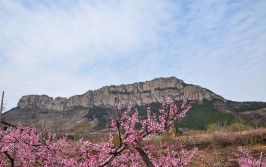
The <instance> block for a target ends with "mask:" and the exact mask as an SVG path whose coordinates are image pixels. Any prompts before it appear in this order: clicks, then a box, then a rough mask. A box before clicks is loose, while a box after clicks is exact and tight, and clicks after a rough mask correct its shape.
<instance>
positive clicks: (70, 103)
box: [18, 77, 224, 111]
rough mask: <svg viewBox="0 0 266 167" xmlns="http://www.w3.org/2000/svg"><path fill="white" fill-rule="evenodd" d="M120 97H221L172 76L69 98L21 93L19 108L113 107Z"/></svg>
mask: <svg viewBox="0 0 266 167" xmlns="http://www.w3.org/2000/svg"><path fill="white" fill-rule="evenodd" d="M115 96H117V97H118V99H120V100H122V101H123V102H124V103H125V104H126V103H127V102H129V101H132V102H133V104H138V105H142V104H145V103H147V101H148V100H152V101H155V98H157V99H159V100H164V99H167V98H172V99H175V100H183V99H196V100H199V101H202V100H203V99H207V100H212V99H219V100H224V99H223V98H222V97H221V96H219V95H216V94H214V93H213V92H211V91H210V90H208V89H205V88H202V87H200V86H195V85H190V84H186V83H184V81H182V80H180V79H177V78H175V77H170V78H157V79H154V80H151V81H146V82H138V83H133V84H128V85H119V86H114V85H112V86H105V87H102V88H100V89H98V90H94V91H91V90H89V91H87V92H86V93H84V94H83V95H75V96H72V97H69V98H62V97H57V98H55V99H54V98H52V97H49V96H47V95H28V96H23V97H22V98H21V99H20V100H19V102H18V107H21V108H36V107H37V108H41V109H48V110H55V111H67V110H70V109H73V108H75V107H82V108H89V107H91V106H93V105H94V106H105V107H112V106H115V103H116V99H115Z"/></svg>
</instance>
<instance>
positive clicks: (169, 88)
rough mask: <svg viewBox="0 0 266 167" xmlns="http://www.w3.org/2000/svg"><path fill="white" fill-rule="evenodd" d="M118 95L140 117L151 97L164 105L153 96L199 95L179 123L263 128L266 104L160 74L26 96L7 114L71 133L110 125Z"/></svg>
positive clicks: (9, 118) (11, 118) (9, 117)
mask: <svg viewBox="0 0 266 167" xmlns="http://www.w3.org/2000/svg"><path fill="white" fill-rule="evenodd" d="M115 96H117V97H118V98H119V99H120V100H122V101H123V102H124V106H125V107H126V105H127V104H128V102H129V101H130V100H131V101H132V102H133V105H134V107H137V108H138V109H139V111H140V115H141V116H143V117H144V116H145V111H146V102H147V100H152V101H153V103H152V109H153V110H154V111H156V110H157V109H158V108H159V107H160V106H159V104H157V103H155V99H154V97H156V98H157V99H160V100H165V99H167V98H172V99H174V100H176V101H177V103H178V102H180V101H182V100H183V99H188V100H192V99H196V100H197V104H195V105H194V106H193V108H192V109H191V111H189V113H188V115H187V117H185V118H184V119H183V120H181V121H180V122H178V123H176V124H177V125H178V126H182V127H189V128H192V129H206V127H207V125H208V124H211V123H217V122H219V123H220V124H230V123H232V122H235V121H236V120H237V119H239V118H241V119H244V120H246V122H247V123H250V124H254V125H255V124H256V125H260V126H265V124H266V103H265V102H234V101H230V100H226V99H224V98H223V97H221V96H219V95H217V94H215V93H213V92H212V91H210V90H208V89H206V88H202V87H200V86H197V85H192V84H186V83H185V82H184V81H182V80H180V79H177V78H175V77H170V78H157V79H154V80H151V81H146V82H138V83H133V84H128V85H118V86H114V85H112V86H105V87H102V88H100V89H98V90H94V91H92V90H89V91H87V92H86V93H84V94H82V95H75V96H72V97H70V98H62V97H57V98H55V99H54V98H52V97H49V96H47V95H27V96H23V97H22V98H21V99H20V100H19V102H18V105H17V107H15V108H13V109H11V110H9V111H8V112H6V113H4V114H3V117H4V119H5V121H7V122H10V123H12V124H16V123H17V122H18V121H21V122H22V123H23V124H27V123H34V124H36V125H37V126H41V127H45V128H47V129H48V130H50V131H54V132H55V131H57V132H58V131H71V130H72V129H73V128H74V127H75V126H76V125H77V124H81V123H82V122H89V125H90V126H89V127H88V128H87V129H88V131H95V130H101V129H105V128H108V127H109V124H110V118H111V116H113V115H114V107H115V104H116V100H115Z"/></svg>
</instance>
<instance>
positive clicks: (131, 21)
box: [0, 0, 266, 110]
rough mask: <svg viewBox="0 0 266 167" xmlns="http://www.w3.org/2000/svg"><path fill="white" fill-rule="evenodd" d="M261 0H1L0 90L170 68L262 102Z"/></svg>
mask: <svg viewBox="0 0 266 167" xmlns="http://www.w3.org/2000/svg"><path fill="white" fill-rule="evenodd" d="M265 9H266V1H265V0H219V1H217V0H202V1H194V0H141V1H136V0H57V1H53V0H46V1H41V0H0V91H5V100H4V102H5V103H6V110H8V109H11V108H13V107H16V105H17V102H18V101H19V99H20V97H21V96H23V95H32V94H37V95H42V94H46V95H48V96H51V97H58V96H61V97H70V96H72V95H77V94H83V93H85V92H86V91H88V90H96V89H99V88H101V87H103V86H107V85H120V84H129V83H134V82H144V81H148V80H152V79H154V78H158V77H171V76H175V77H177V78H179V79H182V80H183V81H184V82H186V83H190V84H195V85H200V86H202V87H205V88H208V89H209V90H211V91H213V92H215V93H216V94H219V95H221V96H223V97H224V98H226V99H229V100H234V101H264V102H266V10H265Z"/></svg>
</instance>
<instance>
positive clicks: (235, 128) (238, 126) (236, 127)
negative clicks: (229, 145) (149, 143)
mask: <svg viewBox="0 0 266 167" xmlns="http://www.w3.org/2000/svg"><path fill="white" fill-rule="evenodd" d="M249 129H250V127H249V126H248V125H245V124H243V123H240V122H236V123H233V124H231V125H229V126H228V127H227V131H229V132H240V131H244V130H249Z"/></svg>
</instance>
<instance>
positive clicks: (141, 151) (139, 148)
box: [136, 147, 154, 167]
mask: <svg viewBox="0 0 266 167" xmlns="http://www.w3.org/2000/svg"><path fill="white" fill-rule="evenodd" d="M136 150H137V151H138V152H139V154H140V156H141V158H142V160H143V161H144V162H145V163H146V165H147V167H154V165H153V164H152V162H151V160H150V159H149V157H148V156H147V154H146V153H145V152H144V150H143V149H142V148H141V147H136Z"/></svg>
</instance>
